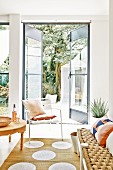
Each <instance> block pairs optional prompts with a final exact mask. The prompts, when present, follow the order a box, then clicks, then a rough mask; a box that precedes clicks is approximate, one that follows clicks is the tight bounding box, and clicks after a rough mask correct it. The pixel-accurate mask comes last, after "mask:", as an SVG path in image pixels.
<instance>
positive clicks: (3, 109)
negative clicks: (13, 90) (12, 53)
mask: <svg viewBox="0 0 113 170" xmlns="http://www.w3.org/2000/svg"><path fill="white" fill-rule="evenodd" d="M8 84H9V26H8V25H0V115H4V114H6V115H7V114H8V96H9V86H8Z"/></svg>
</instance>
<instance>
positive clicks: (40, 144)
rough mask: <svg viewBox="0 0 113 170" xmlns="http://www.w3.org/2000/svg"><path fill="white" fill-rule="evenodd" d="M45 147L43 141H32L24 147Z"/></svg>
mask: <svg viewBox="0 0 113 170" xmlns="http://www.w3.org/2000/svg"><path fill="white" fill-rule="evenodd" d="M43 145H44V143H43V142H41V141H30V142H29V141H28V142H25V143H24V146H25V147H26V148H40V147H42V146H43Z"/></svg>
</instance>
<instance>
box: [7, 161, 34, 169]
mask: <svg viewBox="0 0 113 170" xmlns="http://www.w3.org/2000/svg"><path fill="white" fill-rule="evenodd" d="M31 169H32V170H36V166H35V165H34V164H32V163H29V162H19V163H16V164H13V165H12V166H10V167H9V168H8V170H31Z"/></svg>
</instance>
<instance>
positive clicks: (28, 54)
mask: <svg viewBox="0 0 113 170" xmlns="http://www.w3.org/2000/svg"><path fill="white" fill-rule="evenodd" d="M23 53H24V55H23V56H24V57H23V97H22V98H23V99H31V98H38V97H42V54H43V52H42V32H41V31H39V30H37V29H35V28H33V27H31V26H29V25H28V24H24V50H23Z"/></svg>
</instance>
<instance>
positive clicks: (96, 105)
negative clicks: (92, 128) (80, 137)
mask: <svg viewBox="0 0 113 170" xmlns="http://www.w3.org/2000/svg"><path fill="white" fill-rule="evenodd" d="M108 110H109V109H108V106H107V102H105V101H103V100H102V99H101V98H100V99H96V100H95V99H94V101H93V102H92V103H91V111H92V113H93V117H96V118H100V117H103V116H104V115H106V114H107V112H108Z"/></svg>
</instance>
